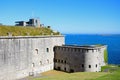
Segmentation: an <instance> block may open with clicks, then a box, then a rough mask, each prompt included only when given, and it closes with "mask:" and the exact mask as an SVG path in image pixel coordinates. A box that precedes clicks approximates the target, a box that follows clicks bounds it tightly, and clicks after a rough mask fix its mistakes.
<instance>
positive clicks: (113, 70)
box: [91, 65, 120, 80]
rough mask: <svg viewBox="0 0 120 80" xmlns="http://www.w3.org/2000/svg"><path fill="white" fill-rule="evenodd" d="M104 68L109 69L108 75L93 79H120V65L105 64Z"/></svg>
mask: <svg viewBox="0 0 120 80" xmlns="http://www.w3.org/2000/svg"><path fill="white" fill-rule="evenodd" d="M103 69H108V70H109V72H108V74H107V75H104V76H101V77H98V78H96V79H91V80H120V67H118V66H114V65H110V66H104V67H103Z"/></svg>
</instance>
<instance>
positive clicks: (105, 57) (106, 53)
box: [104, 49, 108, 63]
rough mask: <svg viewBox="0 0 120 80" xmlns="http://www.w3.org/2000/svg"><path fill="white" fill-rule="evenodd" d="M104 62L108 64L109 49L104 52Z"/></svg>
mask: <svg viewBox="0 0 120 80" xmlns="http://www.w3.org/2000/svg"><path fill="white" fill-rule="evenodd" d="M104 60H105V63H107V62H108V52H107V49H105V50H104Z"/></svg>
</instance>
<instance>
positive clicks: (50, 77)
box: [30, 70, 107, 80]
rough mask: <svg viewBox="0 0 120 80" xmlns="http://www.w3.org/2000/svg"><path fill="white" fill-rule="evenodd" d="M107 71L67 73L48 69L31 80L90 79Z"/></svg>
mask: <svg viewBox="0 0 120 80" xmlns="http://www.w3.org/2000/svg"><path fill="white" fill-rule="evenodd" d="M106 74H107V73H105V72H76V73H66V72H61V71H55V70H52V71H48V72H45V73H42V76H41V77H39V78H32V79H30V80H90V79H95V78H97V77H101V76H104V75H106Z"/></svg>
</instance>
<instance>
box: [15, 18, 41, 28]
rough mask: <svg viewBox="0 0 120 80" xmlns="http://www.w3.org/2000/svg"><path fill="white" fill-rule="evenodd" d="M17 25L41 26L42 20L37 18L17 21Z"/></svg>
mask: <svg viewBox="0 0 120 80" xmlns="http://www.w3.org/2000/svg"><path fill="white" fill-rule="evenodd" d="M15 23H16V24H15V26H33V27H40V20H39V19H36V18H32V19H29V21H28V22H26V21H16V22H15Z"/></svg>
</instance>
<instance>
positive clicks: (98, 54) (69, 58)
mask: <svg viewBox="0 0 120 80" xmlns="http://www.w3.org/2000/svg"><path fill="white" fill-rule="evenodd" d="M106 48H107V46H105V45H103V46H95V45H94V46H93V45H91V46H74V45H65V46H55V47H54V52H55V57H54V62H55V64H54V68H55V69H57V70H62V71H66V72H84V71H85V72H99V71H101V66H104V65H105V61H104V50H105V49H106Z"/></svg>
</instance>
